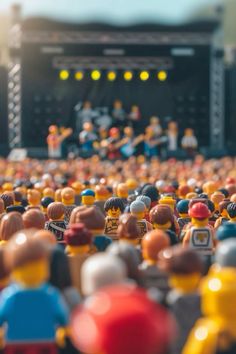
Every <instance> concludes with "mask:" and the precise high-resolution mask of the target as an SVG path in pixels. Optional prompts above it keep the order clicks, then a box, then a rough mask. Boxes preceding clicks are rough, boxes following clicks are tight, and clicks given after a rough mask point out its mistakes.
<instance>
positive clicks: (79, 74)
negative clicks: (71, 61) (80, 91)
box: [75, 71, 84, 81]
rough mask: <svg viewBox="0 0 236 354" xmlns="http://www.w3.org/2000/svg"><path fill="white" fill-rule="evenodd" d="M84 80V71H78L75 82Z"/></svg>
mask: <svg viewBox="0 0 236 354" xmlns="http://www.w3.org/2000/svg"><path fill="white" fill-rule="evenodd" d="M83 78H84V73H83V71H76V72H75V80H77V81H81V80H83Z"/></svg>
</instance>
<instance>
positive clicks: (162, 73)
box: [157, 70, 167, 81]
mask: <svg viewBox="0 0 236 354" xmlns="http://www.w3.org/2000/svg"><path fill="white" fill-rule="evenodd" d="M157 78H158V80H160V81H165V80H166V79H167V72H166V71H164V70H161V71H159V72H158V73H157Z"/></svg>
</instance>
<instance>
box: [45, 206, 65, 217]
mask: <svg viewBox="0 0 236 354" xmlns="http://www.w3.org/2000/svg"><path fill="white" fill-rule="evenodd" d="M63 214H65V206H64V204H63V203H61V202H53V203H51V204H49V206H48V208H47V215H48V218H49V219H50V220H57V219H60V218H61V217H62V216H63Z"/></svg>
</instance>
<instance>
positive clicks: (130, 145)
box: [120, 134, 144, 157]
mask: <svg viewBox="0 0 236 354" xmlns="http://www.w3.org/2000/svg"><path fill="white" fill-rule="evenodd" d="M143 140H144V135H143V134H140V135H138V136H137V137H136V138H134V139H133V140H131V139H129V140H127V139H126V141H124V142H123V144H122V146H121V147H120V151H121V153H122V155H123V156H124V157H130V156H132V155H133V154H134V153H135V151H136V149H135V147H136V146H137V145H138V144H140V143H141V142H142V141H143Z"/></svg>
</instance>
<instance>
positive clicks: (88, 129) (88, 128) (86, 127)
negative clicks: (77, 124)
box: [83, 122, 93, 132]
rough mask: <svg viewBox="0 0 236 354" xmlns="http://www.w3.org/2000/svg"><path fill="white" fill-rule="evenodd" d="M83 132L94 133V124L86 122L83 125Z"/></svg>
mask: <svg viewBox="0 0 236 354" xmlns="http://www.w3.org/2000/svg"><path fill="white" fill-rule="evenodd" d="M83 130H85V131H86V132H92V131H93V124H92V123H90V122H85V123H84V124H83Z"/></svg>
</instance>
